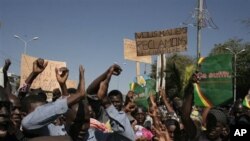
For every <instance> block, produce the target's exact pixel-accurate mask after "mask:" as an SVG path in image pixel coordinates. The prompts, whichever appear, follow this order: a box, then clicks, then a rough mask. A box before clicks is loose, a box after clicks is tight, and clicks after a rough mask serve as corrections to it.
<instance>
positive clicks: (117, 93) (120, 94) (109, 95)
mask: <svg viewBox="0 0 250 141" xmlns="http://www.w3.org/2000/svg"><path fill="white" fill-rule="evenodd" d="M113 96H120V97H121V99H122V93H121V92H120V91H119V90H112V91H110V92H109V93H108V97H109V98H110V97H113ZM122 100H123V99H122Z"/></svg>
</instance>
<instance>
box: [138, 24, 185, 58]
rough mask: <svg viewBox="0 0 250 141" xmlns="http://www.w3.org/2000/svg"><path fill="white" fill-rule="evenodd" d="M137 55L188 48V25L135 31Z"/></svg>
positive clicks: (178, 50) (179, 50)
mask: <svg viewBox="0 0 250 141" xmlns="http://www.w3.org/2000/svg"><path fill="white" fill-rule="evenodd" d="M135 41H136V48H137V56H144V55H157V54H164V53H173V52H182V51H186V50H187V41H188V40H187V27H182V28H175V29H169V30H163V31H153V32H138V33H135Z"/></svg>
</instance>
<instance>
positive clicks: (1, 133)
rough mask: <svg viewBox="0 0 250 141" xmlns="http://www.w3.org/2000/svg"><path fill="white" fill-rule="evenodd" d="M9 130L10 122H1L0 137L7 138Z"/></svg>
mask: <svg viewBox="0 0 250 141" xmlns="http://www.w3.org/2000/svg"><path fill="white" fill-rule="evenodd" d="M7 130H8V122H7V121H4V122H0V137H1V136H5V135H6V134H7Z"/></svg>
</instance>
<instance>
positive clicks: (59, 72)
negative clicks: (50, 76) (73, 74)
mask: <svg viewBox="0 0 250 141" xmlns="http://www.w3.org/2000/svg"><path fill="white" fill-rule="evenodd" d="M55 71H56V79H57V81H58V83H59V84H65V83H66V80H67V79H68V76H69V70H68V68H66V67H61V68H59V69H58V68H56V69H55Z"/></svg>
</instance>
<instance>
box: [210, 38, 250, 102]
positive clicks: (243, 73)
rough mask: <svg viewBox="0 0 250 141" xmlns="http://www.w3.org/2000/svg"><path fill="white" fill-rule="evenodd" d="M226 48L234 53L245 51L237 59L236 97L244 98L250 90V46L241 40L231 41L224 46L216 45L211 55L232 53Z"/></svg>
mask: <svg viewBox="0 0 250 141" xmlns="http://www.w3.org/2000/svg"><path fill="white" fill-rule="evenodd" d="M225 48H230V49H231V50H232V51H233V52H239V51H240V50H242V49H245V51H244V52H242V53H240V54H237V59H236V72H237V74H236V80H237V83H236V88H237V89H236V93H237V94H236V95H237V98H243V97H244V96H245V95H246V94H247V92H248V90H249V88H250V83H249V78H250V71H249V70H250V44H249V43H243V42H242V40H241V39H229V40H228V41H226V42H225V43H223V44H215V46H214V48H213V49H212V51H211V52H210V54H209V55H216V54H225V53H231V52H230V51H229V50H226V49H225ZM232 59H233V58H232ZM232 67H233V66H232Z"/></svg>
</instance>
